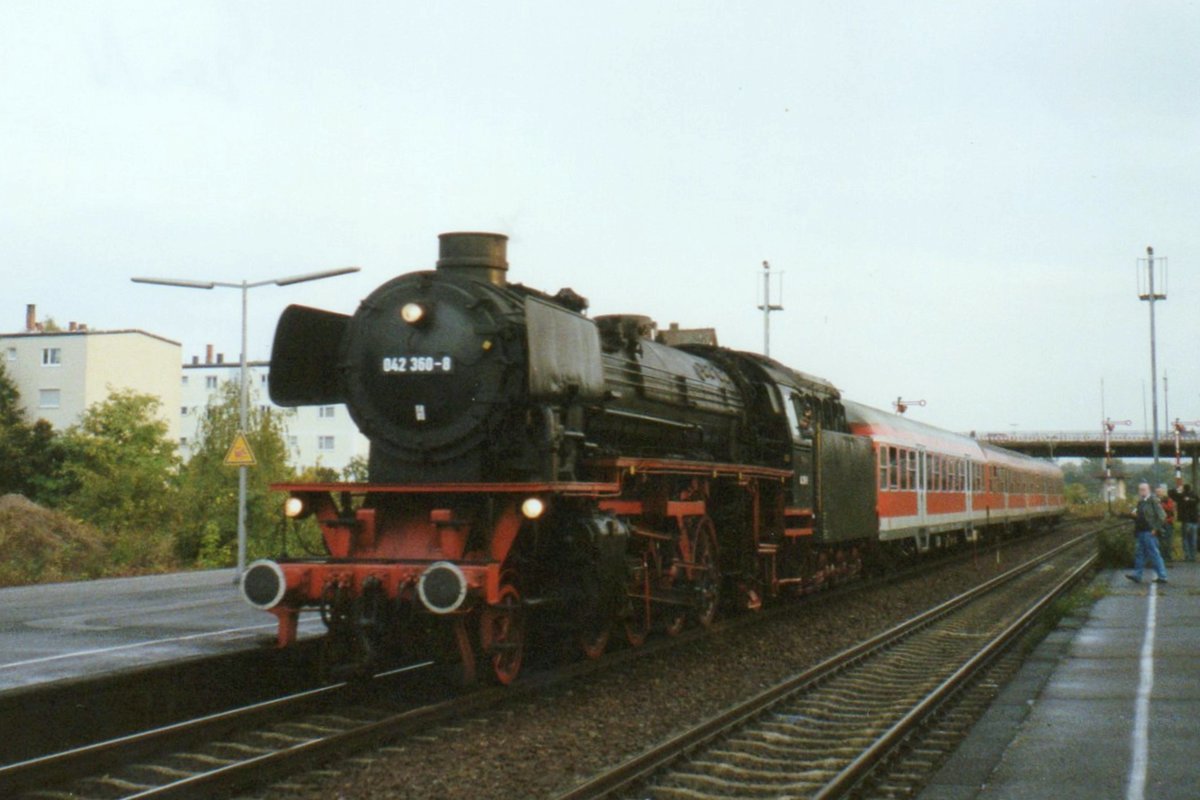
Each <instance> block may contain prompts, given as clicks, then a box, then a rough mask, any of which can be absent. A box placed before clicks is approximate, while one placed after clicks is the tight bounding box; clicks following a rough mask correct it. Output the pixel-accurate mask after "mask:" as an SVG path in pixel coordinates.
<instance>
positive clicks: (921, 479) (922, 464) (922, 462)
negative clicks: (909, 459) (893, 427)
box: [917, 445, 929, 526]
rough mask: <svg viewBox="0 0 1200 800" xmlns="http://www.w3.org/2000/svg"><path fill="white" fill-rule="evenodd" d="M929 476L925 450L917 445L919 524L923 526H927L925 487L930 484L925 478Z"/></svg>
mask: <svg viewBox="0 0 1200 800" xmlns="http://www.w3.org/2000/svg"><path fill="white" fill-rule="evenodd" d="M928 474H929V466H928V458H927V457H926V453H925V448H924V447H922V446H920V445H917V524H918V525H921V526H924V525H925V487H926V485H927V484H928V481H927V480H926V479H925V478H926V476H927V475H928Z"/></svg>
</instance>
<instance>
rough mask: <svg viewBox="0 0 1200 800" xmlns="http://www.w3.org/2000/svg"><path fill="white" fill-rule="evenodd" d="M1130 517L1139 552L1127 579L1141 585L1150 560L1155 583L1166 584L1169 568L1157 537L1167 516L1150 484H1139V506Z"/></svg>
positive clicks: (1143, 482) (1135, 556) (1135, 555)
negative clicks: (1143, 573) (1159, 550)
mask: <svg viewBox="0 0 1200 800" xmlns="http://www.w3.org/2000/svg"><path fill="white" fill-rule="evenodd" d="M1129 516H1130V517H1132V518H1133V533H1134V535H1135V536H1137V550H1136V551H1135V552H1134V555H1133V574H1132V575H1126V576H1125V577H1126V578H1128V579H1129V580H1131V581H1133V582H1134V583H1141V582H1142V571H1143V570H1145V568H1146V560H1147V559H1149V560H1150V565H1151V566H1152V567H1154V573H1155V574H1156V575H1157V576H1158V577H1157V578H1155V579H1154V582H1155V583H1166V582H1167V568H1166V566H1164V565H1163V560H1162V554H1160V553H1159V552H1158V540H1157V539H1156V538H1155V537H1156V536H1157V535H1158V531H1159V529H1161V528H1162V526H1163V525H1164V524H1165V523H1166V521H1167V515H1166V514H1165V513H1164V512H1163V509H1162V506H1161V505H1160V504H1159V502H1158V498H1157V497H1155V496H1154V495H1153V494H1151V493H1150V484H1148V483H1146V482H1145V481H1142V482H1141V483H1139V484H1138V501H1137V506H1136V507H1135V508H1134V509H1133V512H1132V513H1131V514H1130V515H1129Z"/></svg>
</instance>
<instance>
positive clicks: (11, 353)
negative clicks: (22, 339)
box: [8, 347, 17, 361]
mask: <svg viewBox="0 0 1200 800" xmlns="http://www.w3.org/2000/svg"><path fill="white" fill-rule="evenodd" d="M8 360H9V361H16V360H17V348H15V347H10V348H8Z"/></svg>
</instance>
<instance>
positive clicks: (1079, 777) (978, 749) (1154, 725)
mask: <svg viewBox="0 0 1200 800" xmlns="http://www.w3.org/2000/svg"><path fill="white" fill-rule="evenodd" d="M1125 572H1129V570H1110V571H1105V572H1103V573H1101V574H1100V575H1098V576H1097V578H1096V579H1095V584H1094V585H1097V586H1099V587H1101V588H1102V589H1103V591H1104V592H1105V595H1104V596H1103V597H1102V598H1101V599H1100V600H1099V601H1097V602H1096V604H1095V605H1094V606H1093V607H1092V608H1091V609H1090V611H1089V612H1088V613H1087V615H1086V617H1084V616H1082V615H1081V616H1080V617H1079V618H1074V619H1067V620H1064V621H1063V624H1061V625H1060V626H1059V628H1058V629H1057V630H1055V631H1054V632H1052V633H1051V634H1050V635H1049V636H1048V637H1046V639H1044V640H1043V641H1042V643H1041V644H1040V645H1039V646H1038V647H1037V648H1036V649H1035V650H1034V652H1033V653H1032V654H1031V657H1030V658H1029V659H1028V660H1027V661H1026V663H1025V665H1024V666H1023V667H1022V669H1021V671H1020V672H1019V673H1018V675H1017V677H1016V678H1015V679H1014V680H1013V681H1012V682H1010V683H1009V684H1008V686H1006V687H1005V688H1004V690H1003V691H1002V692H1001V694H1000V696H999V697H998V698H997V700H996V702H995V703H994V704H993V705H992V706H991V708H990V709H989V710H988V711H987V712H986V713H985V715H984V716H983V718H982V719H980V721H979V722H978V723H977V724H976V725H975V727H974V728H973V729H972V731H971V733H970V735H969V736H968V737H967V739H966V740H965V741H964V742H963V743H962V744H961V745H960V746H959V748H958V750H957V751H956V752H955V753H954V755H953V756H951V758H950V759H949V760H948V761H947V763H946V764H945V765H944V766H943V767H942V769H941V770H940V772H939V773H938V775H937V776H936V777H935V779H934V780H933V782H932V783H930V785H929V786H927V787H926V788H925V790H924V791H923V792H922V793H921V794H920V795H918V797H919V798H920V800H970V799H973V798H984V799H985V800H1041V799H1043V798H1044V799H1045V800H1084V799H1085V798H1086V800H1097V799H1098V798H1126V799H1127V800H1142V799H1143V798H1153V799H1154V800H1164V799H1166V798H1180V800H1182V799H1183V798H1188V799H1189V800H1191V798H1196V797H1200V565H1197V564H1195V563H1181V562H1175V563H1174V564H1168V565H1167V577H1168V580H1169V583H1167V584H1155V583H1152V582H1151V583H1141V584H1135V583H1131V582H1129V581H1128V580H1126V578H1125V577H1124V574H1125ZM1153 577H1154V573H1153V572H1152V571H1150V570H1147V571H1146V573H1145V575H1144V579H1145V580H1147V581H1152V580H1153Z"/></svg>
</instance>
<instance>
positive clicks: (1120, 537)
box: [1098, 525, 1135, 569]
mask: <svg viewBox="0 0 1200 800" xmlns="http://www.w3.org/2000/svg"><path fill="white" fill-rule="evenodd" d="M1131 530H1132V526H1131V525H1121V526H1119V527H1117V528H1114V529H1112V530H1107V531H1104V532H1102V533H1101V534H1100V539H1099V545H1098V547H1099V554H1100V567H1101V568H1104V569H1128V568H1129V566H1130V565H1131V564H1132V563H1133V547H1134V544H1135V540H1134V538H1133V533H1132V532H1131Z"/></svg>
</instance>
